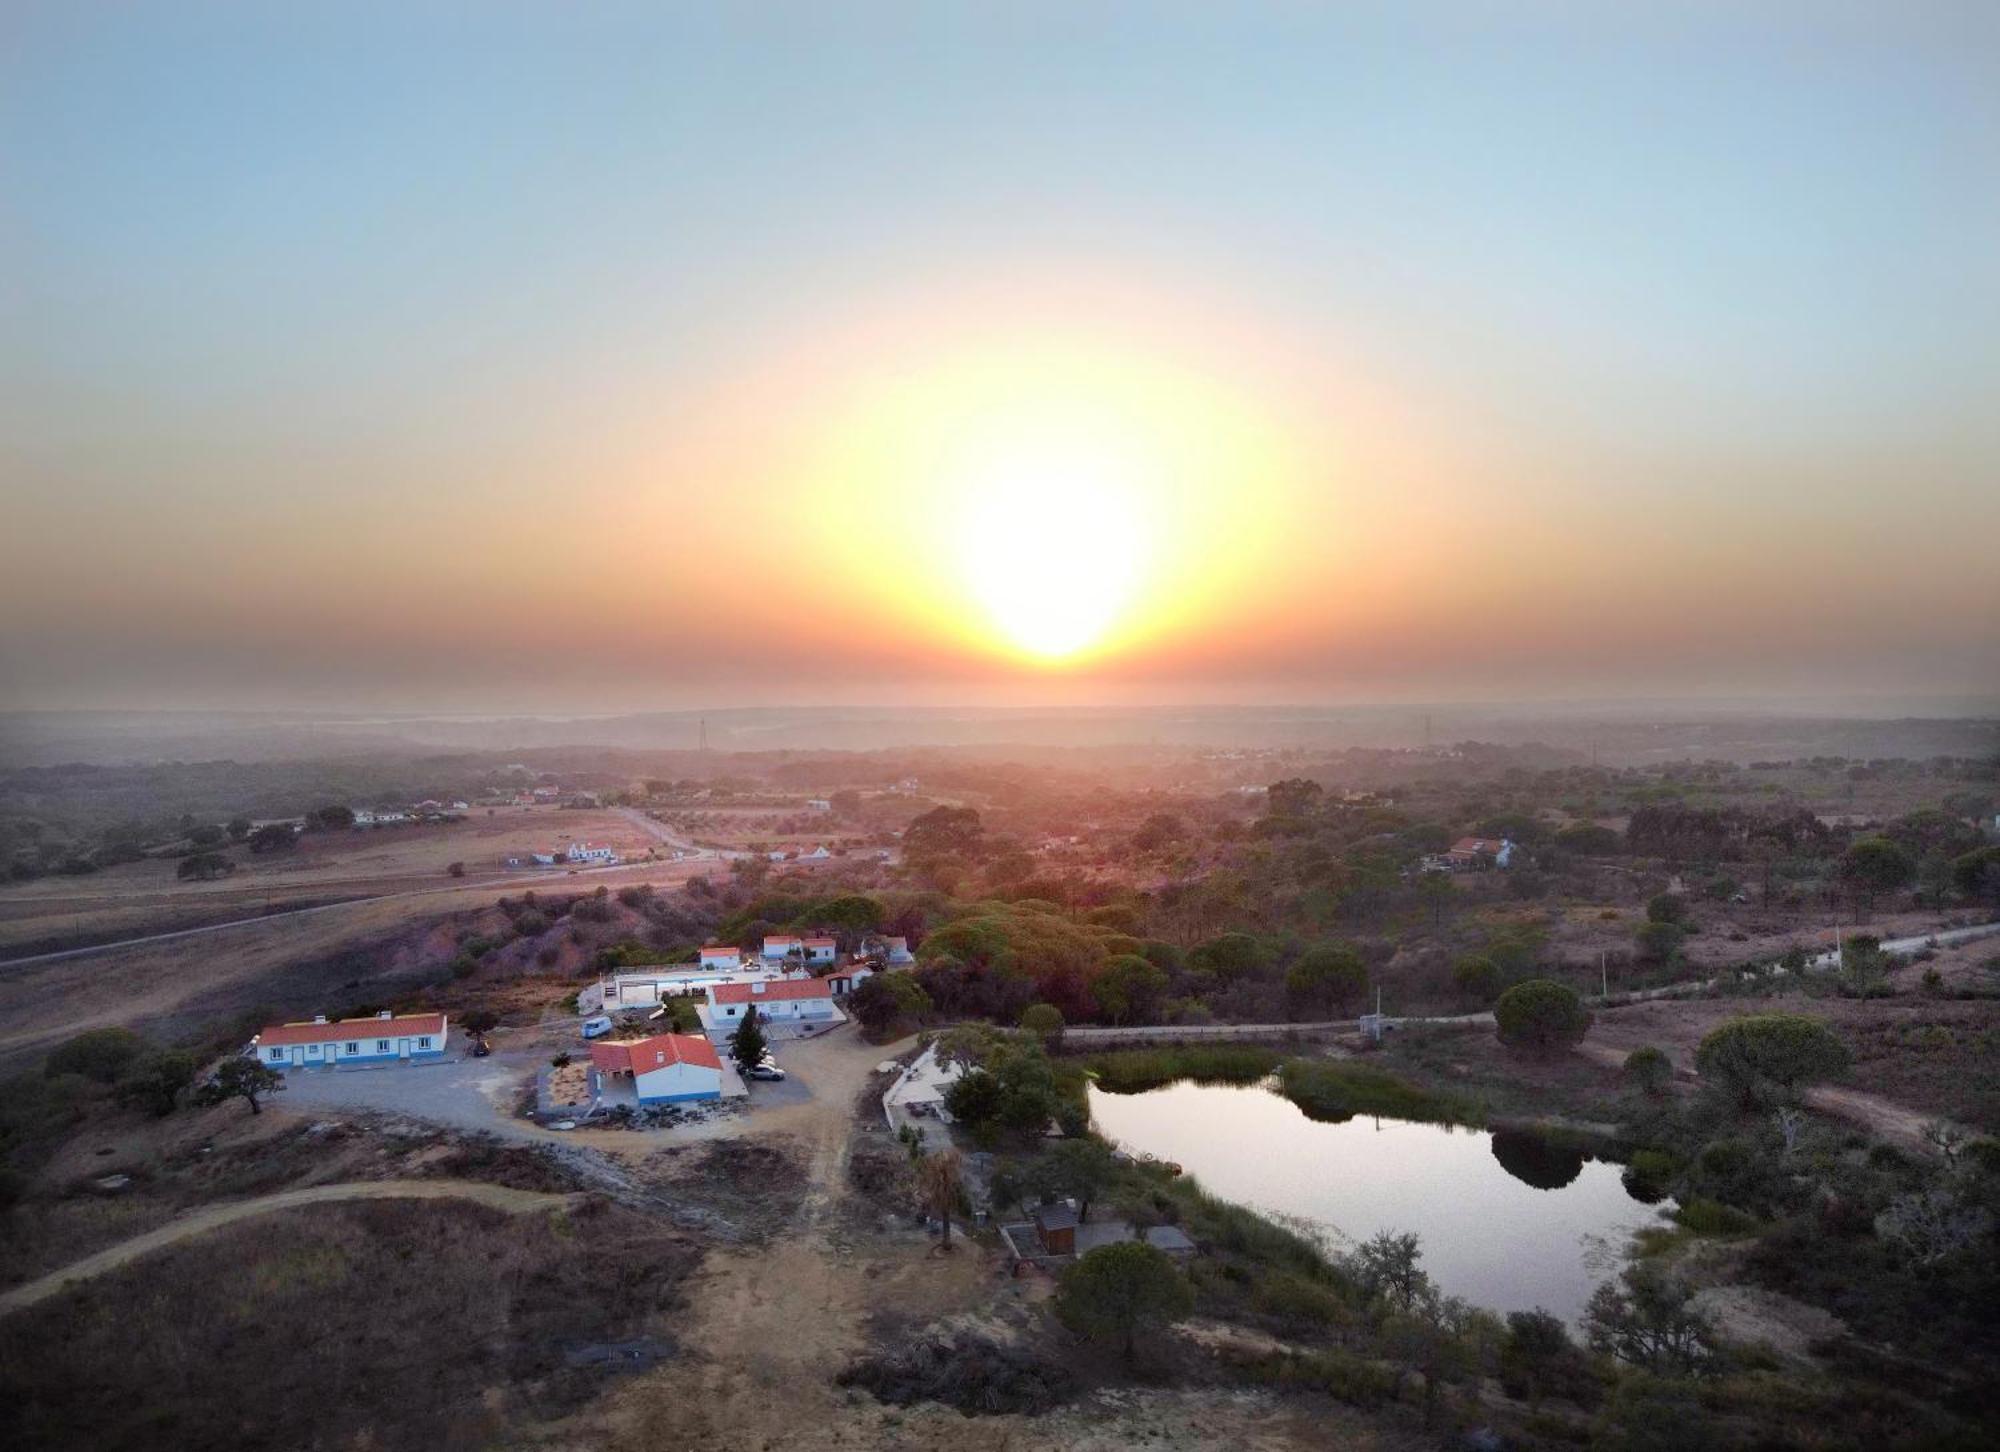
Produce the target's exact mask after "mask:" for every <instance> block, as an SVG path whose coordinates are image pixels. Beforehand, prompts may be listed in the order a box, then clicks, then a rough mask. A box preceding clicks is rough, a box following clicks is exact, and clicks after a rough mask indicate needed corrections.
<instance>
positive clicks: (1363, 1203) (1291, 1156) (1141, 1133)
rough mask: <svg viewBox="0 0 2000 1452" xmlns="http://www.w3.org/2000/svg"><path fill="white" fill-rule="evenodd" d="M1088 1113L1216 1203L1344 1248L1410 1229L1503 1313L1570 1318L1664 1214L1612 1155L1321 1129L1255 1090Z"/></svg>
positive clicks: (1521, 1139)
mask: <svg viewBox="0 0 2000 1452" xmlns="http://www.w3.org/2000/svg"><path fill="white" fill-rule="evenodd" d="M1090 1112H1091V1116H1092V1118H1093V1120H1094V1122H1095V1126H1096V1128H1097V1131H1098V1132H1099V1133H1100V1134H1102V1135H1103V1136H1104V1137H1105V1138H1106V1139H1109V1140H1111V1141H1113V1142H1114V1143H1116V1144H1118V1145H1120V1146H1122V1147H1123V1148H1124V1149H1126V1150H1128V1151H1130V1152H1131V1153H1133V1154H1138V1155H1151V1156H1153V1157H1154V1158H1156V1159H1161V1160H1171V1161H1173V1162H1174V1163H1176V1164H1178V1165H1179V1166H1180V1167H1181V1168H1182V1169H1183V1170H1185V1171H1186V1172H1187V1173H1188V1174H1191V1175H1193V1176H1195V1177H1196V1178H1197V1179H1199V1180H1200V1181H1201V1183H1202V1186H1203V1188H1205V1189H1207V1190H1208V1191H1209V1192H1210V1193H1212V1194H1214V1195H1217V1196H1220V1197H1221V1198H1222V1199H1225V1200H1231V1201H1234V1202H1236V1203H1237V1204H1240V1205H1246V1206H1248V1207H1250V1208H1251V1209H1253V1210H1258V1211H1262V1212H1264V1213H1267V1214H1273V1215H1275V1216H1277V1217H1280V1218H1283V1219H1297V1220H1302V1221H1306V1222H1308V1223H1310V1224H1311V1225H1312V1226H1313V1227H1314V1228H1316V1229H1318V1230H1319V1231H1321V1232H1322V1233H1323V1234H1324V1235H1325V1237H1326V1238H1327V1239H1328V1240H1329V1241H1330V1242H1332V1244H1333V1247H1334V1248H1335V1249H1336V1250H1346V1249H1350V1248H1352V1247H1353V1246H1354V1245H1357V1244H1359V1243H1360V1242H1362V1241H1364V1240H1366V1239H1368V1238H1369V1237H1370V1236H1372V1235H1374V1234H1376V1233H1377V1232H1378V1231H1383V1230H1392V1231H1396V1232H1398V1233H1401V1232H1405V1231H1414V1232H1416V1234H1418V1235H1419V1236H1421V1237H1422V1238H1423V1265H1424V1269H1425V1270H1427V1271H1429V1272H1430V1275H1431V1277H1432V1279H1433V1280H1435V1281H1436V1282H1437V1284H1438V1286H1439V1287H1440V1288H1441V1289H1442V1290H1443V1291H1445V1293H1446V1294H1448V1295H1455V1296H1463V1297H1464V1298H1465V1299H1466V1300H1468V1301H1470V1302H1472V1303H1473V1304H1474V1305H1479V1306H1484V1307H1486V1308H1487V1309H1489V1310H1493V1311H1498V1312H1501V1313H1502V1314H1504V1313H1506V1312H1508V1311H1527V1310H1532V1309H1534V1308H1535V1307H1537V1306H1540V1307H1542V1308H1543V1309H1545V1310H1548V1311H1552V1312H1554V1313H1555V1314H1556V1315H1558V1316H1561V1317H1562V1318H1563V1319H1564V1320H1566V1321H1568V1322H1570V1323H1571V1324H1572V1325H1574V1324H1576V1323H1577V1322H1578V1321H1579V1320H1580V1319H1581V1318H1582V1315H1583V1308H1584V1305H1585V1303H1586V1302H1588V1301H1589V1299H1590V1294H1591V1292H1592V1291H1594V1290H1595V1289H1596V1288H1597V1286H1598V1285H1599V1283H1601V1282H1603V1281H1606V1280H1609V1279H1611V1277H1612V1276H1613V1275H1614V1274H1615V1273H1616V1270H1617V1268H1618V1263H1619V1256H1620V1254H1621V1252H1622V1251H1623V1249H1624V1245H1625V1242H1626V1240H1627V1238H1628V1237H1629V1236H1630V1234H1631V1232H1632V1231H1634V1230H1636V1229H1638V1228H1640V1227H1641V1226H1645V1225H1649V1224H1655V1223H1657V1221H1658V1207H1654V1206H1650V1205H1646V1204H1642V1203H1641V1202H1640V1201H1638V1200H1636V1199H1634V1198H1633V1197H1632V1196H1631V1195H1630V1194H1629V1193H1628V1192H1627V1191H1626V1189H1625V1186H1624V1183H1623V1181H1622V1180H1621V1179H1620V1170H1619V1167H1618V1166H1617V1165H1615V1164H1611V1163H1608V1162H1606V1161H1602V1160H1594V1159H1587V1158H1585V1157H1583V1156H1582V1155H1580V1154H1578V1153H1576V1152H1575V1151H1564V1150H1561V1149H1559V1148H1555V1147H1552V1146H1550V1145H1549V1144H1548V1143H1547V1142H1546V1141H1544V1140H1542V1139H1540V1138H1539V1137H1537V1136H1534V1135H1524V1134H1519V1133H1507V1132H1504V1131H1503V1132H1501V1133H1500V1134H1498V1135H1495V1134H1492V1133H1489V1132H1487V1131H1485V1130H1468V1129H1451V1128H1446V1127H1445V1126H1442V1125H1436V1124H1418V1123H1414V1122H1411V1121H1407V1120H1395V1119H1373V1118H1356V1119H1350V1120H1348V1121H1347V1122H1346V1123H1344V1124H1323V1123H1320V1122H1318V1121H1316V1120H1312V1119H1308V1118H1307V1117H1306V1116H1305V1114H1304V1113H1303V1112H1302V1111H1301V1110H1300V1109H1299V1108H1298V1106H1296V1105H1295V1104H1293V1103H1292V1102H1291V1101H1290V1100H1289V1099H1286V1098H1284V1097H1283V1096H1282V1095H1279V1094H1277V1093H1276V1092H1274V1091H1273V1090H1270V1089H1267V1088H1263V1087H1259V1086H1253V1087H1248V1088H1239V1087H1231V1086H1223V1085H1208V1084H1192V1083H1180V1084H1171V1085H1168V1086H1167V1087H1165V1088H1162V1089H1153V1090H1150V1091H1148V1092H1146V1093H1144V1094H1108V1093H1105V1092H1104V1091H1102V1090H1100V1089H1097V1088H1096V1087H1094V1086H1093V1087H1092V1089H1091V1091H1090Z"/></svg>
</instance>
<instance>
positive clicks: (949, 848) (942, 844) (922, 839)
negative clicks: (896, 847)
mask: <svg viewBox="0 0 2000 1452" xmlns="http://www.w3.org/2000/svg"><path fill="white" fill-rule="evenodd" d="M985 831H986V826H985V824H984V823H983V822H981V821H980V820H979V813H978V812H976V811H974V810H973V809H972V808H971V807H933V808H932V809H931V810H930V811H928V812H925V813H924V814H923V815H922V816H921V817H918V818H917V819H916V820H915V821H914V822H911V823H910V825H909V826H908V827H906V828H905V829H904V831H903V849H904V851H906V852H909V853H913V854H917V855H938V856H942V855H945V854H947V853H956V854H966V853H970V852H973V851H975V850H977V848H978V847H979V842H980V838H981V837H982V836H983V835H984V834H985Z"/></svg>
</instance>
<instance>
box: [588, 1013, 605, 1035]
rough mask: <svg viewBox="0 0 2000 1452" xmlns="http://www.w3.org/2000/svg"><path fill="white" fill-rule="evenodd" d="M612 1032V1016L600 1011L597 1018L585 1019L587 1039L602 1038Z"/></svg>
mask: <svg viewBox="0 0 2000 1452" xmlns="http://www.w3.org/2000/svg"><path fill="white" fill-rule="evenodd" d="M610 1032H611V1017H610V1015H609V1014H602V1013H600V1014H599V1015H598V1016H597V1017H596V1018H587V1019H585V1020H584V1021H583V1036H584V1037H585V1038H587V1039H601V1038H603V1037H604V1036H605V1035H606V1034H608V1033H610Z"/></svg>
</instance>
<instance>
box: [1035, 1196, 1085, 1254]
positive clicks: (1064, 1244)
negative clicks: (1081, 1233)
mask: <svg viewBox="0 0 2000 1452" xmlns="http://www.w3.org/2000/svg"><path fill="white" fill-rule="evenodd" d="M1076 1224H1077V1221H1076V1207H1075V1206H1074V1205H1069V1204H1055V1205H1038V1206H1036V1207H1035V1238H1036V1239H1037V1240H1039V1241H1041V1243H1042V1252H1043V1254H1045V1255H1074V1254H1076Z"/></svg>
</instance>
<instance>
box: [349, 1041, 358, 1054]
mask: <svg viewBox="0 0 2000 1452" xmlns="http://www.w3.org/2000/svg"><path fill="white" fill-rule="evenodd" d="M347 1052H348V1053H350V1054H358V1053H360V1052H361V1045H359V1044H357V1043H352V1042H350V1043H349V1044H348V1046H347Z"/></svg>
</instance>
